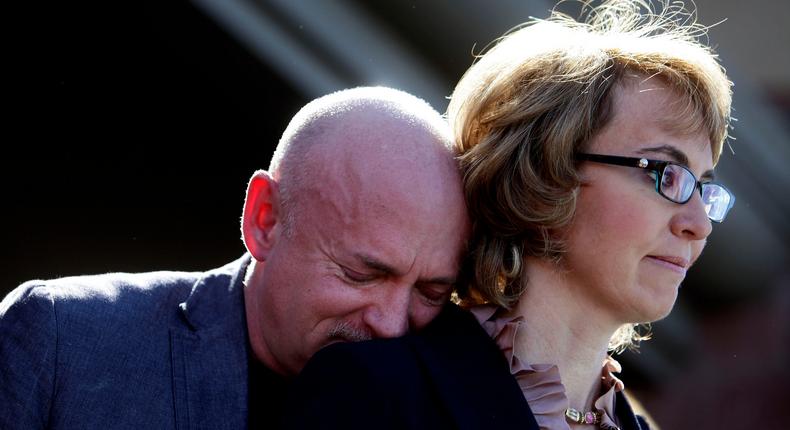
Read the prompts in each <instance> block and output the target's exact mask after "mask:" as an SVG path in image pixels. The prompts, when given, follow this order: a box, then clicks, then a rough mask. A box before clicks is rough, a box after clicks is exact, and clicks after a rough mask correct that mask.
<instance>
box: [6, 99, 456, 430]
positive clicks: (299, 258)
mask: <svg viewBox="0 0 790 430" xmlns="http://www.w3.org/2000/svg"><path fill="white" fill-rule="evenodd" d="M451 148H452V145H451V137H450V133H449V130H448V128H447V126H446V124H445V122H444V120H443V119H442V118H441V117H440V116H439V115H438V114H437V113H436V112H435V111H434V110H433V109H431V108H430V107H429V106H428V105H427V104H426V103H424V102H423V101H421V100H419V99H417V98H415V97H413V96H409V95H407V94H405V93H401V92H398V91H395V90H391V89H385V88H359V89H353V90H347V91H341V92H338V93H334V94H331V95H329V96H325V97H322V98H320V99H318V100H315V101H313V102H311V103H310V104H308V105H307V106H305V107H304V108H303V109H302V110H301V111H300V112H299V113H298V114H297V115H296V116H295V117H294V118H293V120H292V121H291V123H290V124H289V126H288V128H287V129H286V131H285V133H284V134H283V137H282V138H281V140H280V142H279V145H278V147H277V150H276V152H275V154H274V156H273V158H272V162H271V165H270V168H269V171H268V172H264V171H259V172H256V173H255V174H254V175H253V176H252V179H251V180H250V183H249V187H248V190H247V198H246V201H245V204H244V212H243V216H242V236H243V240H244V244H245V246H246V248H247V250H248V254H247V255H245V256H244V257H242V258H241V259H239V260H237V261H235V262H233V263H230V264H228V265H226V266H225V267H222V268H220V269H217V270H212V271H209V272H206V273H176V272H158V273H147V274H110V275H102V276H86V277H75V278H64V279H59V280H54V281H46V282H44V281H31V282H28V283H26V284H23V285H22V286H20V287H19V288H17V289H16V290H14V291H13V292H12V293H10V294H9V295H8V296H7V297H6V298H5V299H4V300H3V302H2V303H0V370H2V377H0V405H2V408H0V428H3V429H6V428H9V429H17V428H19V429H23V428H24V429H34V428H80V429H92V428H113V429H123V428H129V429H131V428H134V429H140V428H156V429H166V428H211V429H224V428H246V427H247V426H248V425H249V426H250V427H263V428H265V427H267V426H269V425H272V424H274V423H276V421H277V416H278V415H277V414H278V412H279V411H280V410H281V409H282V407H281V405H280V404H279V403H278V401H277V400H276V399H279V398H282V397H284V393H283V391H284V390H285V387H286V384H287V379H286V378H287V377H288V376H291V375H293V374H295V373H297V372H299V371H300V370H301V368H302V367H303V366H304V364H305V362H306V361H307V359H309V358H310V356H311V355H312V354H313V353H315V352H316V351H318V349H320V348H321V347H323V346H325V345H328V344H330V343H335V342H343V341H356V340H363V339H368V338H373V337H394V336H400V335H402V334H404V333H406V332H407V331H409V330H412V329H419V328H421V327H423V326H425V325H426V324H427V323H428V322H429V321H430V320H431V319H432V318H433V317H435V316H436V315H437V314H438V312H439V310H440V309H441V307H442V306H443V304H444V303H445V301H446V299H447V298H448V296H449V294H450V291H451V289H452V285H453V283H454V279H455V276H456V273H457V271H458V269H459V264H460V258H461V254H462V252H463V247H464V243H465V240H466V236H467V233H468V228H469V227H468V220H467V218H466V211H465V207H464V201H463V195H462V190H461V186H460V177H459V174H458V171H457V168H456V164H455V160H454V154H453V150H452V149H451ZM248 381H249V382H248Z"/></svg>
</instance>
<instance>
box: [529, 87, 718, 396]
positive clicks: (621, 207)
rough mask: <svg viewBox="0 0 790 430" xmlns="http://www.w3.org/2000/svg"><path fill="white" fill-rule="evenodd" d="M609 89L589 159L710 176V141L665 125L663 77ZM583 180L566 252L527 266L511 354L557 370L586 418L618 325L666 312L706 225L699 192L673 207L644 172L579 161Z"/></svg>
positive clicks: (669, 98)
mask: <svg viewBox="0 0 790 430" xmlns="http://www.w3.org/2000/svg"><path fill="white" fill-rule="evenodd" d="M615 91H616V92H615V99H614V111H613V114H614V115H613V118H612V120H611V121H610V123H609V124H607V126H606V127H604V128H603V129H602V130H601V131H600V132H599V133H598V134H597V135H596V136H594V137H593V139H592V140H591V142H590V143H589V145H588V148H587V150H586V152H589V153H595V154H606V155H620V156H630V157H645V158H648V159H657V160H670V161H675V162H679V163H680V164H684V165H686V166H688V167H689V168H690V170H691V171H692V172H693V173H694V174H695V175H696V176H697V178H708V177H711V176H712V169H713V161H712V153H711V147H710V141H709V138H708V133H706V132H705V131H700V132H693V133H689V132H681V131H679V130H678V129H677V128H673V127H672V124H673V123H677V121H674V119H675V118H673V114H676V112H677V110H676V109H674V107H675V106H677V105H678V97H677V95H675V94H674V93H673V92H672V91H671V90H670V89H668V88H667V87H665V86H664V85H663V83H662V82H661V80H660V79H658V78H650V79H647V78H644V77H634V78H631V79H629V80H627V81H626V82H624V83H623V84H621V85H620V86H619V87H618V88H616V89H615ZM683 158H685V159H683ZM580 175H581V178H582V185H581V188H580V190H579V198H578V202H577V209H576V213H575V215H574V221H573V223H572V225H571V226H570V227H569V229H568V230H567V231H566V232H565V233H566V239H567V244H568V251H567V253H566V254H564V255H563V258H562V260H561V262H560V263H555V262H550V261H545V260H541V259H535V258H528V259H527V260H526V264H527V270H528V279H529V281H528V282H529V283H528V285H527V289H526V291H525V293H524V294H523V295H522V297H521V299H520V300H519V303H518V305H517V306H516V308H515V309H514V310H513V312H514V313H515V314H518V315H522V316H523V317H524V319H525V324H524V325H523V326H522V329H521V330H520V331H519V333H518V336H517V338H516V345H515V351H516V354H517V355H518V356H519V357H522V358H523V359H525V360H526V361H527V362H529V363H556V364H557V365H558V367H559V369H560V373H561V375H562V381H563V384H564V385H565V388H566V394H567V396H568V400H569V402H570V406H572V407H574V408H577V409H584V410H589V409H590V408H591V406H592V403H593V401H594V399H595V398H596V397H597V393H600V373H601V364H600V363H602V362H603V360H604V358H605V357H606V350H607V344H608V340H609V338H610V337H611V335H612V334H613V333H614V332H615V330H616V329H617V328H618V327H619V326H620V325H622V324H625V323H635V322H646V321H655V320H658V319H661V318H663V317H664V316H666V315H667V314H668V313H669V312H670V311H671V309H672V306H673V305H674V303H675V299H676V298H677V292H678V288H679V286H680V283H681V281H683V278H684V277H685V273H686V270H687V269H688V268H689V266H690V265H691V264H693V262H694V261H696V259H697V258H698V257H699V255H700V253H701V252H702V249H703V247H704V246H705V240H706V238H707V236H708V235H709V234H710V232H711V223H710V221H709V220H708V218H707V215H706V214H705V210H704V207H703V204H702V201H701V197H700V195H699V193H696V194H694V196H693V197H692V199H691V200H690V201H689V202H688V203H686V204H685V205H679V204H676V203H673V202H670V201H669V200H666V199H665V198H663V197H661V196H660V195H659V194H658V193H657V192H656V191H655V181H654V179H653V177H652V175H650V174H649V173H648V172H646V171H644V170H640V169H635V168H629V167H622V166H611V165H604V164H598V163H582V165H581V166H580ZM703 180H704V179H703ZM557 327H567V330H565V329H564V330H557Z"/></svg>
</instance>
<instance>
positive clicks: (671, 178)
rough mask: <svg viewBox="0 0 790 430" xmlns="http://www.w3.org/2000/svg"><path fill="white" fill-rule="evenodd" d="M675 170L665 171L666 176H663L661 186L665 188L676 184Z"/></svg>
mask: <svg viewBox="0 0 790 430" xmlns="http://www.w3.org/2000/svg"><path fill="white" fill-rule="evenodd" d="M675 181H676V178H675V172H673V171H671V170H669V169H667V170H665V171H664V177H663V178H661V186H662V187H664V188H672V187H674V186H675Z"/></svg>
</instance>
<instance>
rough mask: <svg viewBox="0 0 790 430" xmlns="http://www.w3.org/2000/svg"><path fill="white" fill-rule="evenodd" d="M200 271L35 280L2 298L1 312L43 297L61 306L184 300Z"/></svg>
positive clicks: (116, 305)
mask: <svg viewBox="0 0 790 430" xmlns="http://www.w3.org/2000/svg"><path fill="white" fill-rule="evenodd" d="M201 275H202V274H201V273H200V272H169V271H160V272H148V273H108V274H103V275H88V276H72V277H65V278H59V279H52V280H33V281H28V282H25V283H24V284H22V285H20V286H19V287H17V288H16V289H15V290H13V291H12V292H11V293H9V294H8V296H7V297H6V298H5V299H4V300H3V302H2V305H0V315H2V314H3V313H4V310H5V309H6V308H7V307H9V306H12V305H14V304H17V305H18V304H24V303H28V302H30V303H35V302H39V301H44V302H47V303H50V304H52V305H53V306H57V307H59V308H71V307H75V308H102V307H106V306H111V307H113V308H114V309H115V310H116V311H117V310H120V309H124V308H136V307H145V306H150V305H154V304H157V303H159V304H161V303H162V301H163V300H164V301H166V302H173V301H176V302H177V301H178V300H179V299H180V300H183V299H184V298H186V296H187V295H188V294H189V292H190V290H191V288H192V285H194V283H195V282H196V281H197V280H198V279H199V278H200V276H201Z"/></svg>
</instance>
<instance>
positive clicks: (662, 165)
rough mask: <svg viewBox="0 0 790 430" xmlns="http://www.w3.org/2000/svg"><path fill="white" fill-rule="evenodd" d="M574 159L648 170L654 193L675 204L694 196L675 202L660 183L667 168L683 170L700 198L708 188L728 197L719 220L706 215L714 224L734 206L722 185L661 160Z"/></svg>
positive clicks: (579, 156)
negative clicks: (654, 175) (653, 180)
mask: <svg viewBox="0 0 790 430" xmlns="http://www.w3.org/2000/svg"><path fill="white" fill-rule="evenodd" d="M576 159H577V160H581V161H592V162H594V163H602V164H612V165H615V166H625V167H635V168H637V169H645V170H650V171H653V172H655V173H656V192H657V193H658V194H659V195H660V196H661V197H663V198H665V199H667V200H669V201H671V202H673V203H677V204H681V205H682V204H685V203H688V201H689V200H691V198H692V197H693V196H694V192H693V191H692V192H691V193H690V194H689V196H688V197H687V198H686V199H685V200H683V201H680V200H676V199H673V198H672V197H669V196H668V195H666V194H664V192H663V191H662V190H661V183H662V181H663V178H664V171H665V170H666V168H667V167H668V166H676V167H679V168H681V169H683V170H685V171H686V172H687V173H688V174H689V175H691V177H692V178H694V189H696V190H698V191H699V193H700V196H704V188H707V187H708V186H714V187H718V188H721V189H722V190H723V191H724V192H726V193H727V195H729V197H730V199H729V203H728V204H727V208H726V209H725V210H724V211H723V213H722V215H721V217H720V218H718V219H716V218H712V217H711V216H710V214H708V218H709V219H710V220H711V221H713V222H716V223H720V222H722V221H724V218H726V217H727V212H729V211H730V209H732V206H733V205H734V204H735V195H733V194H732V192H731V191H730V190H728V189H727V187H725V186H724V185H721V184H719V183H717V182H700V181H699V180H698V179H697V176H696V175H694V173H692V172H691V170H689V169H688V167H686V166H683V165H681V164H677V163H673V162H671V161H662V160H648V159H647V158H637V157H621V156H618V155H602V154H587V153H580V154H576Z"/></svg>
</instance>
